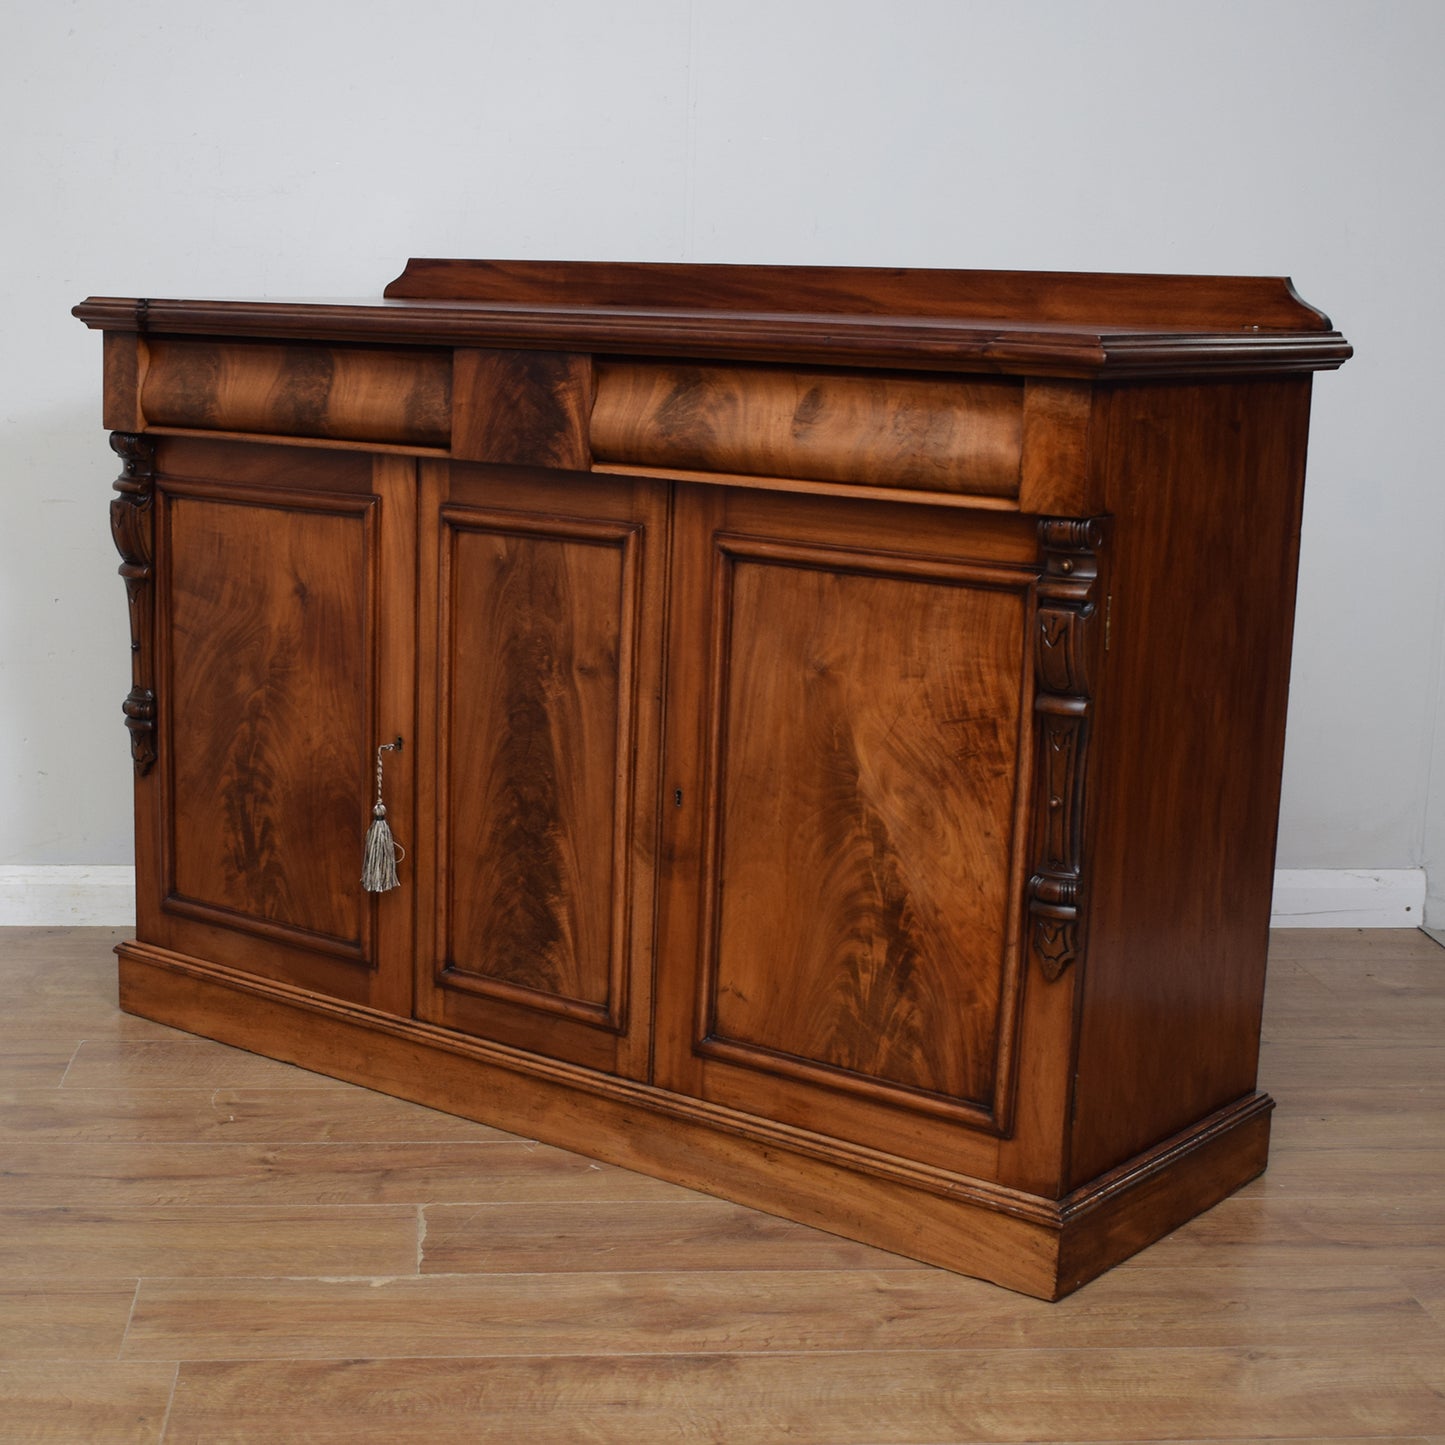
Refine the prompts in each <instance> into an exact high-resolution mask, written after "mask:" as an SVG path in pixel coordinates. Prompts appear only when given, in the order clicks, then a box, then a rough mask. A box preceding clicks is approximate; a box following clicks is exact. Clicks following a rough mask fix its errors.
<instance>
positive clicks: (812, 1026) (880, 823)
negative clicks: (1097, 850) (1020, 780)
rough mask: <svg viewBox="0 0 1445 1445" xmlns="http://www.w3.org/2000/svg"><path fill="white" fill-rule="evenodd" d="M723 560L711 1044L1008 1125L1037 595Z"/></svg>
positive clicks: (737, 547)
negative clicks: (1003, 1036)
mask: <svg viewBox="0 0 1445 1445" xmlns="http://www.w3.org/2000/svg"><path fill="white" fill-rule="evenodd" d="M719 547H720V552H719V560H720V590H721V592H722V596H721V597H720V599H719V601H720V604H721V605H720V608H719V626H720V628H721V629H723V631H724V632H725V639H722V640H720V642H719V649H718V650H719V661H720V664H721V667H720V672H719V675H718V677H717V678H716V680H715V682H716V686H717V688H718V690H719V698H718V709H717V714H718V715H717V736H718V748H717V771H716V784H715V786H716V788H717V809H718V813H717V837H716V842H715V849H716V856H715V860H714V866H713V869H712V881H713V890H714V898H713V906H714V907H715V909H716V929H715V934H714V941H713V946H712V956H711V958H710V959H709V965H710V966H709V968H708V971H707V984H708V994H709V1004H710V1007H709V1009H708V1015H709V1016H708V1018H707V1020H706V1023H707V1027H706V1030H705V1033H704V1037H705V1040H706V1042H705V1043H704V1044H703V1047H704V1048H705V1049H706V1050H707V1051H709V1052H712V1053H715V1054H719V1055H722V1054H727V1055H728V1056H730V1057H732V1058H734V1059H735V1060H738V1061H739V1062H742V1061H747V1056H748V1055H749V1054H750V1053H755V1054H756V1055H757V1057H755V1058H753V1059H752V1060H751V1062H753V1063H755V1064H756V1065H757V1066H758V1067H772V1068H778V1067H786V1068H788V1069H789V1070H790V1071H791V1072H796V1073H798V1074H799V1075H800V1076H804V1077H815V1078H817V1079H818V1080H819V1081H820V1082H826V1083H831V1084H832V1085H834V1086H836V1087H839V1088H846V1089H858V1090H863V1091H866V1092H876V1091H877V1090H879V1089H896V1090H902V1091H906V1092H908V1093H911V1094H917V1095H918V1096H919V1097H918V1098H917V1099H915V1100H913V1101H912V1102H913V1103H914V1104H915V1105H917V1106H927V1105H930V1104H935V1103H936V1104H940V1105H944V1106H946V1105H948V1104H949V1103H950V1102H953V1103H960V1104H966V1105H970V1106H973V1107H976V1108H978V1109H979V1110H982V1111H985V1112H992V1110H993V1107H994V1100H995V1095H996V1092H997V1083H998V1072H999V1063H1000V1031H1001V1028H1002V1027H1003V1026H1004V1025H1005V1023H1006V1019H1005V1017H1004V1010H1003V1003H1004V990H1005V985H1006V982H1007V980H1006V977H1005V975H1006V972H1007V967H1006V964H1007V958H1006V954H1007V950H1006V943H1007V930H1008V922H1009V920H1008V916H1007V908H1006V902H1007V899H1008V894H1009V869H1010V840H1011V835H1012V832H1013V821H1014V811H1015V785H1016V779H1017V768H1018V755H1019V739H1020V719H1021V716H1022V704H1023V674H1022V670H1021V668H1020V666H1019V654H1020V647H1021V641H1020V640H1021V638H1022V636H1023V628H1024V618H1025V614H1026V610H1027V596H1026V593H1025V590H1024V588H1023V587H1021V586H1016V587H1014V588H1001V587H997V586H991V585H980V584H979V583H977V582H974V581H972V580H970V579H968V578H967V577H966V576H965V575H963V574H955V575H948V574H939V573H937V572H935V573H933V574H931V575H930V574H929V573H927V572H924V573H921V574H919V575H908V574H906V573H898V572H890V571H888V570H887V566H888V564H887V563H886V562H881V561H880V562H875V563H873V564H872V568H870V569H869V570H862V569H863V567H864V566H865V564H864V563H862V562H861V561H860V560H854V559H847V564H848V565H849V566H850V567H851V568H858V569H859V570H845V559H842V558H840V557H838V556H836V555H834V556H830V555H828V554H820V553H818V552H815V551H813V552H810V551H809V550H808V549H804V548H799V549H794V550H792V551H791V553H786V552H785V553H784V554H783V555H781V556H780V555H777V554H776V552H775V553H774V554H773V555H767V554H763V555H758V554H757V552H756V549H750V548H749V547H748V544H747V543H746V542H742V541H738V542H729V541H725V540H724V541H720V543H719ZM873 569H877V570H873ZM941 1020H946V1021H948V1024H947V1026H946V1027H940V1026H939V1024H940V1021H941Z"/></svg>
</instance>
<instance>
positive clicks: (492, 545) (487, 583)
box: [418, 464, 668, 1077]
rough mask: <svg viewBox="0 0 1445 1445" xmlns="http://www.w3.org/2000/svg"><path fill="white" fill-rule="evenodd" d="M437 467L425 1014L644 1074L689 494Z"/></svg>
mask: <svg viewBox="0 0 1445 1445" xmlns="http://www.w3.org/2000/svg"><path fill="white" fill-rule="evenodd" d="M423 474H424V475H423V513H422V515H423V517H424V519H425V521H424V528H425V539H424V545H423V548H422V559H421V568H422V597H423V610H422V616H423V618H425V619H428V622H427V624H426V629H427V630H426V632H425V634H424V637H423V641H422V652H421V663H422V666H421V707H422V714H423V715H422V723H421V726H422V732H423V736H424V738H425V739H426V740H427V764H426V775H425V780H424V783H423V787H422V791H421V795H420V802H421V819H420V821H421V838H422V839H423V845H422V846H423V848H424V850H425V852H424V856H422V857H421V858H419V867H420V869H421V876H422V877H423V878H424V880H425V888H426V892H425V894H424V896H423V899H422V903H421V915H420V918H421V927H420V929H419V931H418V937H419V944H418V1009H419V1013H420V1015H421V1017H423V1018H426V1019H430V1020H432V1021H434V1022H436V1023H440V1024H444V1025H446V1026H447V1027H449V1028H454V1029H459V1030H463V1031H465V1032H468V1033H472V1034H476V1035H480V1036H482V1037H485V1038H488V1039H492V1040H495V1041H498V1042H501V1043H505V1044H510V1045H514V1046H516V1047H519V1048H523V1049H527V1050H531V1051H533V1052H536V1053H542V1054H546V1055H548V1056H549V1057H552V1058H560V1059H565V1060H570V1061H572V1062H574V1063H579V1064H584V1065H587V1066H588V1067H591V1068H595V1069H603V1070H607V1071H611V1072H617V1073H621V1074H626V1075H631V1076H633V1077H642V1076H644V1075H645V1073H646V1070H647V1052H648V1043H649V1038H650V1031H649V1028H648V1021H649V1016H650V1011H651V960H652V924H653V894H654V882H653V879H654V873H655V868H656V855H655V840H656V833H657V759H658V749H659V744H658V727H659V715H660V706H661V704H660V688H661V683H660V675H661V658H662V617H663V609H662V591H661V588H662V581H663V578H664V576H665V570H664V569H665V562H666V557H665V551H666V541H667V510H668V492H667V489H666V488H665V487H664V486H661V485H658V484H656V483H649V482H632V481H627V480H621V479H613V478H600V477H599V478H592V479H584V480H582V481H580V482H579V480H578V479H577V478H575V477H574V478H568V477H562V476H558V475H555V474H554V475H550V476H549V475H548V474H546V473H542V472H528V471H523V470H520V469H517V468H500V467H482V466H466V465H454V466H450V467H448V466H444V465H441V464H435V465H432V464H428V465H427V466H425V467H424V468H423ZM432 619H434V622H433V621H432ZM433 626H434V628H435V631H434V632H433V631H431V628H432V627H433Z"/></svg>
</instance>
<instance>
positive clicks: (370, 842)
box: [361, 738, 401, 893]
mask: <svg viewBox="0 0 1445 1445" xmlns="http://www.w3.org/2000/svg"><path fill="white" fill-rule="evenodd" d="M400 747H401V739H400V738H398V739H397V740H396V741H395V742H394V743H382V745H381V746H380V747H379V748H377V750H376V804H375V806H374V807H373V808H372V810H371V819H372V821H371V827H369V828H368V829H367V830H366V850H365V853H364V855H363V859H362V864H361V886H362V887H363V888H364V889H365V890H366V891H367V892H368V893H386V892H388V891H389V890H390V889H392V888H396V887H398V886H399V884H400V882H401V880H400V879H399V878H398V877H397V876H396V860H397V856H398V854H399V853H400V851H401V850H400V849H399V848H398V847H397V845H396V840H395V839H394V838H393V837H392V836H391V826H390V825H389V824H388V823H387V821H386V807H385V805H384V804H383V803H382V801H381V755H382V754H383V753H389V752H395V751H396V750H397V749H398V748H400Z"/></svg>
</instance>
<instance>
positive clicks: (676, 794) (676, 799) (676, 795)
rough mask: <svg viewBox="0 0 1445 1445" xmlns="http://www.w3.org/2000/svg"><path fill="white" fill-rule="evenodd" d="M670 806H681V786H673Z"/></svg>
mask: <svg viewBox="0 0 1445 1445" xmlns="http://www.w3.org/2000/svg"><path fill="white" fill-rule="evenodd" d="M672 806H673V807H674V808H680V807H682V789H681V788H674V789H673V790H672Z"/></svg>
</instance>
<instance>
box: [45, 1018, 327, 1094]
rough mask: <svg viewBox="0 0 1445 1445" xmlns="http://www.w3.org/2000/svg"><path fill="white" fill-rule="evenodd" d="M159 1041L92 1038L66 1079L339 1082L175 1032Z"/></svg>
mask: <svg viewBox="0 0 1445 1445" xmlns="http://www.w3.org/2000/svg"><path fill="white" fill-rule="evenodd" d="M168 1032H169V1037H167V1038H156V1039H144V1040H133V1039H87V1040H86V1041H85V1042H84V1043H83V1044H81V1046H80V1049H79V1051H78V1052H77V1053H76V1055H75V1062H74V1064H73V1065H72V1066H71V1069H70V1073H69V1074H68V1075H67V1077H66V1081H65V1082H66V1085H67V1087H69V1088H72V1089H106V1090H112V1091H114V1090H122V1089H124V1090H131V1089H176V1088H184V1089H246V1088H252V1089H267V1088H270V1089H292V1090H296V1089H325V1090H328V1091H332V1092H334V1091H335V1089H336V1080H335V1079H328V1078H324V1077H323V1076H322V1075H320V1074H313V1073H311V1072H310V1071H309V1070H307V1069H298V1068H297V1067H296V1066H295V1065H294V1064H283V1063H279V1062H278V1061H277V1060H275V1059H263V1058H262V1057H261V1056H260V1055H259V1054H248V1053H246V1052H245V1050H243V1049H232V1048H228V1047H226V1045H224V1044H216V1043H211V1042H210V1041H209V1040H204V1041H203V1040H200V1039H194V1038H190V1037H188V1036H187V1035H185V1034H181V1033H176V1032H175V1031H174V1030H170V1031H168Z"/></svg>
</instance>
